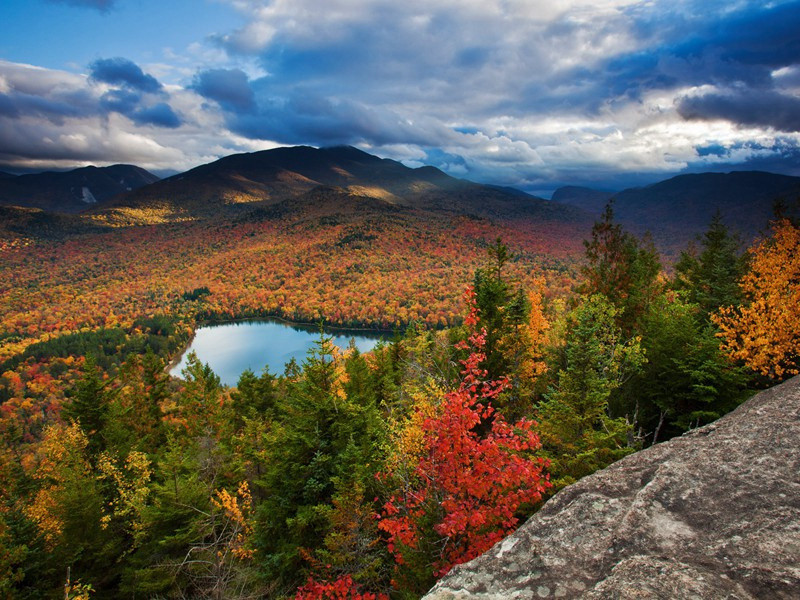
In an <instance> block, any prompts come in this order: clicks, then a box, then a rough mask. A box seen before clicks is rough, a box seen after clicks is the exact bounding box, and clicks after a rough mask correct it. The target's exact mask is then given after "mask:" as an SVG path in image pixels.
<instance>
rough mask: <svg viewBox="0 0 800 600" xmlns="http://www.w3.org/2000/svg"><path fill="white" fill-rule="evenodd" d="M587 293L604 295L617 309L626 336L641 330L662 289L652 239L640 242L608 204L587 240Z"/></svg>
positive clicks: (657, 258) (585, 289)
mask: <svg viewBox="0 0 800 600" xmlns="http://www.w3.org/2000/svg"><path fill="white" fill-rule="evenodd" d="M584 246H585V247H586V260H587V263H586V265H585V266H584V267H583V268H582V273H583V276H584V277H585V281H584V283H583V284H582V286H581V288H580V290H579V291H580V292H581V293H582V294H584V295H593V294H602V295H603V296H605V297H606V298H608V300H609V301H610V302H611V304H612V305H613V306H614V307H615V308H616V316H615V320H616V322H617V324H618V325H619V326H620V327H621V328H622V331H623V333H624V334H626V335H632V334H633V333H634V332H636V331H637V330H638V327H639V321H640V319H641V318H642V316H643V315H645V314H646V313H647V311H648V308H649V306H650V303H651V302H652V300H653V299H654V298H655V296H656V295H657V294H658V292H659V287H660V286H659V283H658V274H659V271H660V269H661V264H660V262H659V257H658V252H657V251H656V249H655V246H654V245H653V243H652V241H651V240H650V239H649V238H646V239H644V240H643V241H640V240H639V239H637V238H636V237H635V236H633V235H631V234H630V233H628V232H626V231H624V230H623V229H622V226H621V225H619V224H618V223H614V211H613V208H612V205H611V203H609V204H608V205H607V206H606V208H605V211H604V212H603V216H602V218H601V220H600V221H598V222H596V223H595V224H594V226H593V227H592V237H591V240H589V241H584Z"/></svg>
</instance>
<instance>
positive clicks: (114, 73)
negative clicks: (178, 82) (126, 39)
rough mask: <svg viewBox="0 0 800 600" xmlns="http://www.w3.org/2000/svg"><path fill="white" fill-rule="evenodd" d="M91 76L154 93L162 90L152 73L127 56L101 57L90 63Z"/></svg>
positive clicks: (97, 79) (111, 83) (102, 80)
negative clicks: (147, 72)
mask: <svg viewBox="0 0 800 600" xmlns="http://www.w3.org/2000/svg"><path fill="white" fill-rule="evenodd" d="M89 69H90V72H91V78H92V79H94V80H95V81H101V82H103V83H108V84H110V85H121V86H125V87H127V88H130V89H133V90H138V91H140V92H145V93H150V94H154V93H157V92H160V91H161V90H162V86H161V84H160V83H159V82H158V80H157V79H156V78H155V77H153V76H152V75H147V74H146V73H145V72H144V71H142V69H141V67H139V65H137V64H136V63H134V62H133V61H130V60H128V59H127V58H121V57H117V58H101V59H98V60H96V61H94V62H93V63H92V64H91V65H89Z"/></svg>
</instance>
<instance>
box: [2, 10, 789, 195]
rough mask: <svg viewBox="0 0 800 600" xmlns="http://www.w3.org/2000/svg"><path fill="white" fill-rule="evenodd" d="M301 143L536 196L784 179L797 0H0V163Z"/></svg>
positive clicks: (210, 153) (215, 154) (164, 163)
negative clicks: (701, 177)
mask: <svg viewBox="0 0 800 600" xmlns="http://www.w3.org/2000/svg"><path fill="white" fill-rule="evenodd" d="M299 144H305V145H311V146H317V147H321V146H334V145H342V144H349V145H353V146H356V147H358V148H361V149H362V150H365V151H367V152H370V153H373V154H377V155H379V156H382V157H387V158H393V159H396V160H400V161H401V162H403V163H404V164H406V165H408V166H410V167H417V166H421V165H425V164H429V165H434V166H437V167H439V168H441V169H443V170H444V171H446V172H447V173H449V174H451V175H454V176H456V177H464V178H467V179H471V180H473V181H479V182H483V183H492V184H497V185H507V186H513V187H517V188H520V189H523V190H526V191H529V192H532V193H540V194H543V195H547V194H548V193H549V192H550V191H552V190H553V189H555V188H556V187H558V186H560V185H585V186H589V187H595V188H600V189H611V190H617V189H622V188H624V187H629V186H632V185H643V184H647V183H652V182H654V181H658V180H661V179H665V178H667V177H669V176H672V175H675V174H678V173H685V172H701V171H730V170H740V169H752V170H766V171H772V172H776V173H784V174H790V175H800V0H783V1H782V0H774V1H771V0H596V1H593V2H588V1H582V0H404V1H403V2H398V1H397V0H325V1H324V2H323V1H322V0H3V3H2V7H1V8H0V170H3V171H7V172H12V173H21V172H30V171H40V170H46V169H66V168H74V167H78V166H85V165H88V164H94V165H98V166H102V165H108V164H115V163H130V164H136V165H139V166H141V167H144V168H146V169H148V170H151V171H153V172H155V173H157V174H160V175H164V174H169V173H174V172H178V171H184V170H186V169H189V168H191V167H194V166H197V165H199V164H203V163H206V162H210V161H212V160H215V159H217V158H219V157H221V156H225V155H228V154H233V153H236V152H252V151H257V150H265V149H269V148H274V147H277V146H285V145H299Z"/></svg>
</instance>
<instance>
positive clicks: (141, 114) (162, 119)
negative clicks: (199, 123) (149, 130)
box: [126, 102, 182, 129]
mask: <svg viewBox="0 0 800 600" xmlns="http://www.w3.org/2000/svg"><path fill="white" fill-rule="evenodd" d="M126 116H128V117H129V118H130V119H131V120H132V121H133V122H134V123H136V124H137V125H155V126H156V127H167V128H169V129H175V128H177V127H180V126H181V123H182V122H181V119H180V118H179V117H178V115H176V114H175V111H174V110H172V107H171V106H170V105H169V104H167V103H166V102H159V103H158V104H155V105H153V106H147V107H144V108H140V109H138V110H136V111H134V112H131V113H129V114H127V115H126Z"/></svg>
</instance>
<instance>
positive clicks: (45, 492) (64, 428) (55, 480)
mask: <svg viewBox="0 0 800 600" xmlns="http://www.w3.org/2000/svg"><path fill="white" fill-rule="evenodd" d="M87 444H88V440H87V439H86V436H85V435H84V433H83V431H81V428H80V426H79V425H78V424H76V423H71V424H69V425H50V426H48V427H46V428H45V430H44V437H43V439H42V441H41V443H40V444H39V447H38V448H37V450H36V455H35V457H34V459H33V460H32V461H30V462H29V463H28V465H27V467H28V470H29V472H30V475H31V477H33V479H35V480H37V481H39V482H40V484H41V488H40V489H39V491H38V492H36V494H35V496H34V497H33V500H32V501H31V503H30V504H29V505H28V506H27V507H26V509H25V514H27V516H28V517H29V518H30V519H31V520H32V521H34V522H35V523H36V525H37V527H38V528H39V531H40V532H41V533H42V535H43V536H44V538H45V540H46V541H47V543H48V544H54V543H55V542H56V541H57V539H58V537H59V536H60V535H61V531H62V529H63V526H64V522H63V519H62V517H61V515H60V514H59V511H58V508H59V506H60V497H61V495H62V492H63V491H64V489H65V488H66V487H68V486H69V485H70V484H72V485H80V482H81V480H84V479H88V478H91V465H90V464H89V461H87V460H86V456H85V450H86V446H87Z"/></svg>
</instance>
